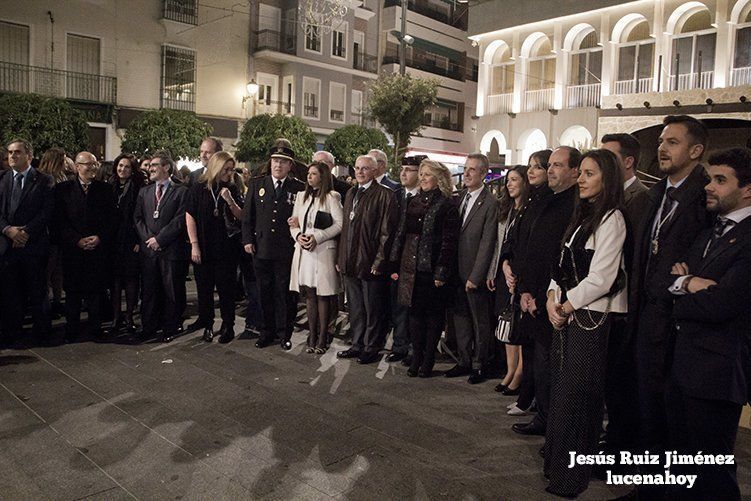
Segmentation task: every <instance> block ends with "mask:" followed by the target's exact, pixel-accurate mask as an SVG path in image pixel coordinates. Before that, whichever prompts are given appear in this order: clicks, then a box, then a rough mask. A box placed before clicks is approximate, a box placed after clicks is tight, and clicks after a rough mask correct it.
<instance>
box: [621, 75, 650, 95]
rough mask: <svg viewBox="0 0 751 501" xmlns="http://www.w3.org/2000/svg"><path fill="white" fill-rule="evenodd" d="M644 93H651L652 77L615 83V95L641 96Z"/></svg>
mask: <svg viewBox="0 0 751 501" xmlns="http://www.w3.org/2000/svg"><path fill="white" fill-rule="evenodd" d="M645 92H652V77H648V78H640V79H638V80H618V81H617V82H615V93H616V94H643V93H645Z"/></svg>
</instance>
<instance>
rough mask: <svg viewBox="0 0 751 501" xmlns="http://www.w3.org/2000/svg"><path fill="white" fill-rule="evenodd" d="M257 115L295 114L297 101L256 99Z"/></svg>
mask: <svg viewBox="0 0 751 501" xmlns="http://www.w3.org/2000/svg"><path fill="white" fill-rule="evenodd" d="M255 113H256V115H263V114H265V113H267V114H269V115H294V114H295V103H288V102H286V101H273V100H271V99H259V100H257V101H256V110H255Z"/></svg>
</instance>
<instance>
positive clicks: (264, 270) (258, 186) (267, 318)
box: [242, 146, 305, 350]
mask: <svg viewBox="0 0 751 501" xmlns="http://www.w3.org/2000/svg"><path fill="white" fill-rule="evenodd" d="M270 159H271V161H270V164H271V165H270V171H271V172H270V174H269V175H267V176H262V177H258V178H255V179H253V180H251V182H250V186H248V192H247V194H246V197H245V207H244V209H243V230H242V231H243V245H244V247H245V252H247V253H248V254H252V255H253V264H254V267H255V272H256V278H257V281H258V288H259V291H260V294H261V309H262V310H263V319H264V328H263V331H262V332H261V334H260V336H259V338H258V341H256V346H257V347H259V348H264V347H266V346H268V345H269V344H271V343H272V342H274V341H275V340H277V339H278V340H279V342H280V344H281V346H282V348H283V349H284V350H289V349H291V348H292V343H291V342H290V339H291V338H292V330H293V328H294V322H295V317H296V316H297V295H296V294H295V293H293V292H291V291H290V290H289V279H290V271H291V267H292V255H293V254H294V246H295V242H294V240H292V237H291V236H290V233H289V224H288V223H287V220H288V219H289V218H290V217H292V209H293V207H294V204H295V197H296V196H297V194H298V193H299V192H301V191H302V190H304V189H305V184H303V183H302V182H300V181H298V180H297V179H294V178H292V177H291V176H290V170H292V167H293V165H294V161H295V154H294V152H293V151H292V149H291V148H288V147H286V146H277V147H274V148H272V149H271V152H270Z"/></svg>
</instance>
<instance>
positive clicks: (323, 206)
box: [289, 162, 342, 353]
mask: <svg viewBox="0 0 751 501" xmlns="http://www.w3.org/2000/svg"><path fill="white" fill-rule="evenodd" d="M289 231H290V233H291V235H292V238H293V239H294V240H295V254H294V256H293V257H292V271H291V275H290V282H289V288H290V290H293V291H297V292H301V293H302V295H303V296H304V297H305V302H306V306H307V312H308V326H309V329H310V335H308V343H307V349H306V351H307V352H308V353H313V352H315V353H325V352H326V342H327V331H328V320H329V307H330V305H331V304H332V301H331V297H332V296H336V295H337V294H339V292H341V290H342V287H341V279H340V277H339V272H338V271H336V252H337V238H336V237H338V236H339V233H341V231H342V201H341V196H340V195H339V194H338V193H337V192H336V191H334V190H333V182H332V177H331V170H330V168H329V166H328V165H326V164H324V163H321V162H314V163H312V164H311V165H310V166H309V167H308V183H307V186H306V188H305V193H304V194H303V195H302V196H299V195H298V196H297V199H296V200H295V207H294V209H293V210H292V217H291V218H289Z"/></svg>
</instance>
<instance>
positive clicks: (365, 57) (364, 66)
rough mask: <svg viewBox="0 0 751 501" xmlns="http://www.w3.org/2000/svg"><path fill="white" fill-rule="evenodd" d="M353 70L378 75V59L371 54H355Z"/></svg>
mask: <svg viewBox="0 0 751 501" xmlns="http://www.w3.org/2000/svg"><path fill="white" fill-rule="evenodd" d="M352 68H354V69H356V70H360V71H367V72H369V73H378V58H377V57H375V56H371V55H369V54H362V53H360V52H355V53H354V57H353V58H352Z"/></svg>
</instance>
